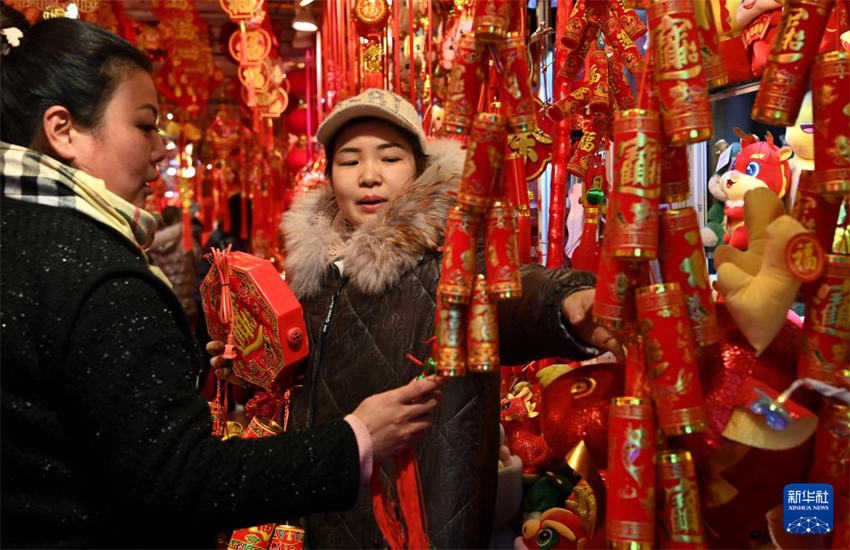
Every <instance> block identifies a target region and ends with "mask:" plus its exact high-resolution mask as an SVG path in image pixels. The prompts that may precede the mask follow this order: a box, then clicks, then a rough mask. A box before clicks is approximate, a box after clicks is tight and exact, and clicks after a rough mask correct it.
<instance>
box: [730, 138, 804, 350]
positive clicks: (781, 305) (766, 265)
mask: <svg viewBox="0 0 850 550" xmlns="http://www.w3.org/2000/svg"><path fill="white" fill-rule="evenodd" d="M742 155H743V153H742ZM738 158H740V156H739V157H738ZM784 212H785V209H784V207H783V205H782V201H780V200H779V197H778V196H777V195H776V194H775V193H774V192H773V191H771V190H770V189H767V188H764V187H762V188H756V189H752V190H750V191H748V192H747V194H746V197H745V199H744V215H745V218H746V219H745V222H746V225H747V227H748V229H749V232H750V235H751V239H750V247H749V249H748V250H747V251H746V252H742V251H740V250H736V249H735V248H733V247H729V246H720V247H718V248H717V250H715V252H714V265H715V267H716V269H717V286H718V291H719V292H720V294H721V295H723V297H724V300H725V302H726V307H727V308H728V309H729V313H730V314H731V315H732V318H733V319H734V320H735V323H736V324H737V325H738V327H739V328H740V329H741V332H743V333H744V336H746V338H747V341H749V342H750V344H751V345H752V346H753V348H755V350H756V353H757V354H760V353H761V352H762V351H764V349H765V348H767V346H768V344H770V342H771V341H772V340H773V338H774V337H775V336H776V334H777V333H778V332H779V329H781V328H782V325H783V323H784V322H785V317H786V312H787V311H788V308H789V307H791V304H792V303H793V302H794V298H795V297H796V296H797V291H798V290H799V289H800V284H801V281H800V280H799V279H797V278H795V277H794V276H793V275H792V274H791V272H790V270H789V269H788V265H787V262H786V259H785V247H786V245H787V244H788V241H790V240H791V238H792V237H793V236H795V235H797V234H798V233H804V232H806V229H805V227H803V225H802V224H801V223H800V222H798V221H797V220H795V219H794V218H792V217H791V216H788V215H785V214H784Z"/></svg>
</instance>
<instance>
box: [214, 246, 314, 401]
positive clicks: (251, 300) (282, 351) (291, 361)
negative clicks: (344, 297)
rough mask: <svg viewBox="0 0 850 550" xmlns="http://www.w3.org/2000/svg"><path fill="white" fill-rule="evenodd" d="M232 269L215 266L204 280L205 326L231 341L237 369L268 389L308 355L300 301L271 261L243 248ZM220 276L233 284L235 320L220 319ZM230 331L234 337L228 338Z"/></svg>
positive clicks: (231, 258)
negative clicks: (222, 273) (246, 252)
mask: <svg viewBox="0 0 850 550" xmlns="http://www.w3.org/2000/svg"><path fill="white" fill-rule="evenodd" d="M227 256H228V258H227V263H228V264H229V266H228V269H227V271H228V273H227V274H226V275H224V276H220V275H219V265H213V267H212V269H210V271H209V273H208V274H207V276H206V278H205V279H204V281H203V282H202V283H201V300H202V305H203V308H204V315H205V316H206V319H207V327H208V330H209V333H210V336H212V337H213V338H214V339H216V340H221V341H232V343H233V346H234V351H235V352H236V357H235V358H234V359H233V372H234V374H236V375H237V376H239V377H240V378H242V379H244V380H247V381H248V382H251V383H252V384H255V385H257V386H260V387H262V388H265V389H271V388H275V387H277V386H278V385H279V384H282V383H285V382H286V381H287V380H288V378H289V377H290V376H291V374H292V372H293V369H294V368H295V367H297V365H296V363H297V362H298V361H299V360H301V359H303V358H304V357H306V356H307V351H308V346H307V330H306V327H305V326H304V317H303V315H302V312H301V305H300V304H299V303H298V300H297V299H296V298H295V295H294V294H293V293H292V291H291V290H290V289H289V286H287V285H286V283H284V282H283V281H282V280H281V278H280V275H279V274H278V272H277V270H276V269H275V268H274V266H273V265H272V264H271V262H269V261H268V260H264V259H262V258H257V257H255V256H251V255H250V254H245V253H243V252H232V253H229V254H227ZM222 280H226V281H227V284H228V285H229V288H230V298H229V300H230V311H231V312H232V317H231V320H232V331H231V330H230V325H231V323H228V322H227V321H228V320H227V319H222V317H221V316H220V311H222V305H223V304H222V296H223V294H224V293H223V292H222V287H223V285H222V282H221V281H222ZM231 334H232V340H230V339H229V337H230V336H231Z"/></svg>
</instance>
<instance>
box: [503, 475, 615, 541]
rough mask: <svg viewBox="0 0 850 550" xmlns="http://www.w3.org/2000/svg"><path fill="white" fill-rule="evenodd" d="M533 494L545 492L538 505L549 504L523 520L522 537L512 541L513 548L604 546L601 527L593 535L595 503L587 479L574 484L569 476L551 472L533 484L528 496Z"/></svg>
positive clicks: (595, 514)
mask: <svg viewBox="0 0 850 550" xmlns="http://www.w3.org/2000/svg"><path fill="white" fill-rule="evenodd" d="M534 493H544V494H545V495H546V496H547V497H548V498H545V499H536V500H538V501H539V503H541V504H542V503H543V502H544V501H546V502H548V504H550V505H551V506H550V507H548V508H547V509H545V510H544V511H543V513H542V514H541V513H539V512H538V513H536V514H532V516H531V517H529V518H528V519H526V521H525V523H523V525H522V536H521V537H517V538H516V540H515V541H514V548H515V549H527V550H556V549H561V548H586V547H591V548H603V547H604V540H601V539H602V537H601V535H602V530H599V531H598V532H597V533H596V534H597V537H594V532H595V531H596V517H597V511H598V502H597V499H596V495H595V493H594V491H593V489H592V488H591V487H590V485H588V484H587V482H586V481H584V480H581V481H579V482H578V483H576V482H575V479H573V478H570V477H569V476H562V475H558V476H555V475H551V476H547V477H546V478H541V479H540V480H539V481H538V482H537V483H535V485H534V486H533V487H532V488H531V489H530V490H529V494H530V495H532V494H534ZM538 507H539V506H538ZM594 538H598V539H600V540H593V539H594ZM591 541H593V542H591ZM594 542H595V543H597V544H594Z"/></svg>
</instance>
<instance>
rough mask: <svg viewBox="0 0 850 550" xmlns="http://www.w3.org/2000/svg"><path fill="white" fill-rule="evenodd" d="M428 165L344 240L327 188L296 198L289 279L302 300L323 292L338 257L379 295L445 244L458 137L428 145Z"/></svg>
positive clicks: (459, 152) (288, 228) (287, 233)
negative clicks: (381, 212) (380, 212)
mask: <svg viewBox="0 0 850 550" xmlns="http://www.w3.org/2000/svg"><path fill="white" fill-rule="evenodd" d="M427 154H428V156H429V162H428V167H427V168H426V169H425V171H424V172H423V173H422V175H421V176H419V177H418V178H417V179H416V180H415V181H414V182H412V183H411V184H410V185H408V186H407V187H406V188H405V189H404V191H402V193H401V194H400V195H399V196H398V197H396V198H395V199H394V200H393V201H392V203H391V204H390V205H389V207H388V208H387V209H386V211H385V213H384V215H383V217H382V218H381V219H379V220H377V221H376V222H375V223H373V224H369V225H364V226H361V227H358V228H357V229H355V230H354V231H353V232H352V233H351V236H350V239H348V240H347V241H346V240H344V236H343V235H342V234H341V233H340V232H339V224H336V225H334V223H333V221H334V217H335V216H336V214H337V212H338V211H339V208H338V207H337V204H336V200H335V199H334V194H333V190H332V189H331V188H330V186H323V187H321V188H319V189H315V190H313V191H310V192H308V193H305V194H304V195H302V196H301V197H299V198H297V199H295V201H294V202H293V204H292V207H291V208H290V209H289V210H287V212H286V213H285V214H284V216H283V221H282V222H281V234H282V237H283V243H284V245H285V246H286V261H285V264H284V265H285V267H286V279H287V282H288V283H289V286H290V287H291V288H292V290H293V292H295V295H296V296H297V297H298V298H306V297H309V296H311V295H312V294H314V293H315V292H316V291H318V290H319V288H320V287H321V284H322V278H323V277H324V274H325V272H326V270H327V268H328V266H329V265H330V264H331V263H332V262H333V260H334V258H336V257H338V256H342V257H344V258H345V273H346V275H347V276H348V277H350V279H351V282H350V284H353V285H354V286H355V287H356V288H357V289H358V290H360V291H362V292H364V293H367V294H380V293H382V292H384V291H385V290H386V289H388V288H390V287H391V286H392V285H394V284H395V283H396V282H398V280H399V279H400V278H401V276H402V275H403V274H404V273H405V272H407V271H409V270H410V269H412V268H413V267H414V266H416V264H417V263H418V262H419V260H420V259H421V257H422V255H423V254H424V253H425V252H427V251H429V250H436V249H437V248H439V247H440V246H442V244H443V231H444V230H445V224H446V217H447V215H448V210H449V208H450V207H451V206H452V205H453V204H454V203H455V199H456V197H455V193H456V191H457V188H458V186H459V184H460V174H461V170H462V168H463V162H464V158H465V151H464V150H463V149H461V147H460V144H459V143H458V142H457V141H454V140H437V141H434V142H432V143H431V144H429V146H428V150H427Z"/></svg>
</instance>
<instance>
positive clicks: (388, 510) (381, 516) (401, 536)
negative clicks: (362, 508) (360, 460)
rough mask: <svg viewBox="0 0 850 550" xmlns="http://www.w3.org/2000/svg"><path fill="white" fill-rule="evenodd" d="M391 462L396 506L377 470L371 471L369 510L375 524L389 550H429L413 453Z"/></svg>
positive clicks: (379, 471)
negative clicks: (372, 512) (396, 500)
mask: <svg viewBox="0 0 850 550" xmlns="http://www.w3.org/2000/svg"><path fill="white" fill-rule="evenodd" d="M394 462H395V463H394V464H391V466H394V467H393V468H392V470H393V471H394V472H393V475H391V480H392V478H394V479H395V489H396V494H397V498H398V502H394V501H393V498H392V496H391V495H390V491H389V487H384V485H383V483H382V482H381V469H380V467H379V466H376V467H375V469H374V470H373V471H372V479H371V492H372V510H373V511H374V513H375V520H376V522H377V523H378V527H379V528H380V529H381V534H383V536H384V539H385V540H386V541H387V544H388V545H389V547H390V548H391V549H392V550H403V549H405V548H411V549H422V548H430V547H431V542H430V541H429V540H428V525H427V521H426V519H425V514H424V509H425V506H424V504H423V502H422V497H421V494H422V487H421V482H420V479H419V467H418V465H417V463H416V459H415V458H414V457H413V451H406V452H404V453H402V454H401V456H399V457H398V458H397V459H395V461H394Z"/></svg>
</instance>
